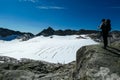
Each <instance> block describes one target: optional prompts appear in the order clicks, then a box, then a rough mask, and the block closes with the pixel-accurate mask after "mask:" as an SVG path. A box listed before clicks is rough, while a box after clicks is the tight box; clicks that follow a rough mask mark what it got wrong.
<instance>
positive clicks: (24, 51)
mask: <svg viewBox="0 0 120 80" xmlns="http://www.w3.org/2000/svg"><path fill="white" fill-rule="evenodd" d="M78 36H79V35H71V36H56V35H54V36H53V38H50V37H43V36H39V37H35V38H33V39H30V40H28V41H23V42H22V41H19V40H13V41H2V40H1V41H0V55H1V56H10V57H14V58H17V59H20V58H30V59H35V60H44V61H47V62H52V63H69V62H71V61H74V60H75V58H76V51H77V50H78V49H79V48H80V47H82V46H85V45H91V44H98V43H96V42H94V41H93V40H92V39H90V38H89V37H86V38H87V39H76V37H78ZM81 36H83V37H85V35H81Z"/></svg>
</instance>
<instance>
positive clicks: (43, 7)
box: [37, 6, 65, 10]
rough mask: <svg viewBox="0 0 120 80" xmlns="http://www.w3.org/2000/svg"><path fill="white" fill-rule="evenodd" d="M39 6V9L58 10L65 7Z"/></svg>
mask: <svg viewBox="0 0 120 80" xmlns="http://www.w3.org/2000/svg"><path fill="white" fill-rule="evenodd" d="M37 8H39V9H57V10H60V9H65V8H64V7H59V6H37Z"/></svg>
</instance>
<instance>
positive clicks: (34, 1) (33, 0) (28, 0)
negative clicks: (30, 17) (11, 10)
mask: <svg viewBox="0 0 120 80" xmlns="http://www.w3.org/2000/svg"><path fill="white" fill-rule="evenodd" d="M19 1H20V2H22V1H24V2H32V3H36V2H38V0H19Z"/></svg>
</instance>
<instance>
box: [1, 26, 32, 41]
mask: <svg viewBox="0 0 120 80" xmlns="http://www.w3.org/2000/svg"><path fill="white" fill-rule="evenodd" d="M32 37H34V35H33V34H32V33H25V32H19V31H13V30H9V29H5V28H0V39H1V40H7V41H10V40H13V39H16V38H21V39H22V40H28V39H30V38H32ZM23 38H24V39H23Z"/></svg>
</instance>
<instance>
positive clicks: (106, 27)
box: [100, 19, 111, 49]
mask: <svg viewBox="0 0 120 80" xmlns="http://www.w3.org/2000/svg"><path fill="white" fill-rule="evenodd" d="M100 29H101V30H102V37H103V42H104V49H106V47H107V46H108V34H109V31H110V30H111V21H110V19H107V20H105V19H102V24H101V25H100Z"/></svg>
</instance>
